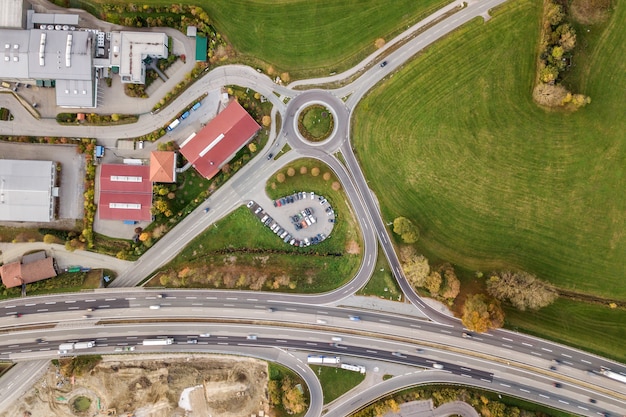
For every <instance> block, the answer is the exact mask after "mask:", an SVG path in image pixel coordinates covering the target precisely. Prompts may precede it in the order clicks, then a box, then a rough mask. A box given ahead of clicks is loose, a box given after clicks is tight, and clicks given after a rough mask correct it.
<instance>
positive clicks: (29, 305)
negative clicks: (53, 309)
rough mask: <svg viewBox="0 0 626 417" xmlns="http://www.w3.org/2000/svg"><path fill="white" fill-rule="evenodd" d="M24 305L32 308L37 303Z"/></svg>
mask: <svg viewBox="0 0 626 417" xmlns="http://www.w3.org/2000/svg"><path fill="white" fill-rule="evenodd" d="M24 305H25V306H26V307H32V306H34V305H37V303H27V304H24Z"/></svg>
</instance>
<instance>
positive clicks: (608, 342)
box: [505, 298, 626, 362]
mask: <svg viewBox="0 0 626 417" xmlns="http://www.w3.org/2000/svg"><path fill="white" fill-rule="evenodd" d="M505 314H506V327H508V328H511V329H514V330H519V331H520V332H523V333H530V334H534V335H538V336H541V337H545V338H548V339H551V340H555V341H557V342H560V343H563V344H566V345H568V346H574V347H579V348H582V349H584V350H586V351H591V352H594V353H598V354H601V355H603V356H609V357H611V358H613V359H615V360H618V361H620V362H626V350H625V349H624V340H626V326H624V323H626V310H625V309H611V308H609V307H608V306H606V305H601V304H591V303H582V302H577V301H572V300H568V299H564V298H560V299H558V300H557V301H556V302H555V303H554V304H552V305H550V306H548V307H545V308H543V309H541V310H539V311H537V312H523V313H522V312H520V311H518V310H515V309H512V308H507V309H506V310H505Z"/></svg>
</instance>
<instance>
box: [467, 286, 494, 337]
mask: <svg viewBox="0 0 626 417" xmlns="http://www.w3.org/2000/svg"><path fill="white" fill-rule="evenodd" d="M461 321H462V322H463V325H464V326H465V327H467V328H468V329H469V330H472V331H475V332H479V333H482V332H486V331H487V330H489V329H497V328H500V327H502V325H503V324H504V312H503V311H502V307H501V306H500V302H499V301H498V300H496V299H494V298H489V297H487V296H486V295H484V294H473V295H469V296H468V297H467V299H466V300H465V304H463V312H462V316H461Z"/></svg>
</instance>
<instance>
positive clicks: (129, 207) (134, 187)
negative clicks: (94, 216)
mask: <svg viewBox="0 0 626 417" xmlns="http://www.w3.org/2000/svg"><path fill="white" fill-rule="evenodd" d="M99 184H100V196H99V201H98V218H100V219H102V220H135V221H150V220H152V213H151V211H150V209H151V208H152V182H151V181H150V167H149V166H147V165H119V164H103V165H101V166H100V177H99Z"/></svg>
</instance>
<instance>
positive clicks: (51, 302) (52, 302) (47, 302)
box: [46, 301, 57, 304]
mask: <svg viewBox="0 0 626 417" xmlns="http://www.w3.org/2000/svg"><path fill="white" fill-rule="evenodd" d="M56 303H57V302H56V301H46V304H56Z"/></svg>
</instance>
